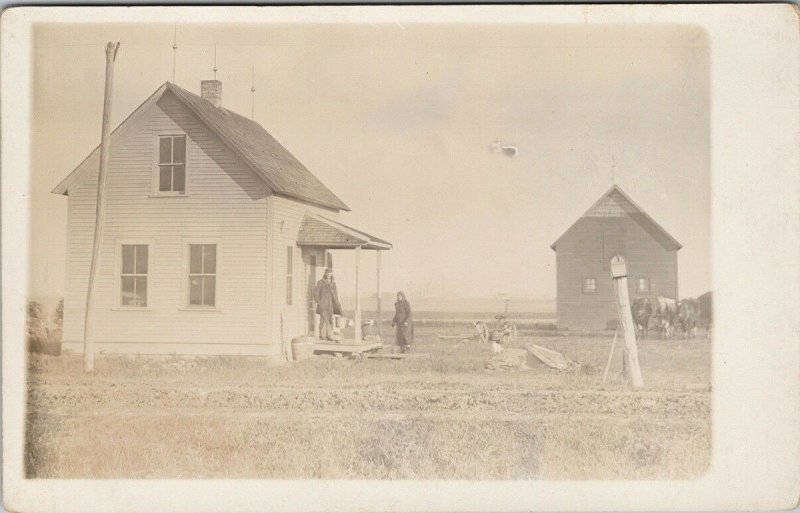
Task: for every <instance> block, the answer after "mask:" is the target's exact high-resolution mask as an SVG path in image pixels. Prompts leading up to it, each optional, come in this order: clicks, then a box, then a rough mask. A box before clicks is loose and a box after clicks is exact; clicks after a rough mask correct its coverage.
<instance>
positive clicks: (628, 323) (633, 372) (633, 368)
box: [611, 255, 644, 388]
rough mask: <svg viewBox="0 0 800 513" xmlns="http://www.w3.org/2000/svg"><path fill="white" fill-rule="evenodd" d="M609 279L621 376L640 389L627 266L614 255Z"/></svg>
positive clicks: (640, 373)
mask: <svg viewBox="0 0 800 513" xmlns="http://www.w3.org/2000/svg"><path fill="white" fill-rule="evenodd" d="M611 278H612V281H613V282H614V292H615V294H616V298H617V316H618V317H619V328H620V329H621V331H622V336H623V339H624V340H625V346H624V350H623V353H622V356H623V362H622V363H623V367H622V368H623V375H624V376H625V378H626V379H627V380H628V381H629V382H630V383H631V385H633V388H642V387H643V386H644V383H643V381H642V371H641V369H640V368H639V351H638V350H637V348H636V326H635V325H634V324H633V314H632V313H631V303H630V299H629V297H628V266H627V263H626V262H625V259H624V258H622V256H620V255H616V256H615V257H614V258H612V259H611Z"/></svg>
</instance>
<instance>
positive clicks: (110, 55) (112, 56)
mask: <svg viewBox="0 0 800 513" xmlns="http://www.w3.org/2000/svg"><path fill="white" fill-rule="evenodd" d="M117 50H119V43H108V44H106V90H105V96H104V99H103V127H102V131H101V133H100V171H99V173H98V175H97V212H96V215H95V224H94V242H93V243H92V265H91V267H90V268H89V290H88V291H87V292H86V320H85V323H84V326H83V361H84V370H86V372H92V371H94V288H95V287H94V280H95V274H96V272H97V263H98V261H99V260H100V247H101V245H102V243H103V222H104V221H105V217H106V174H107V171H108V151H109V146H110V141H109V130H110V127H109V124H110V118H111V97H112V93H113V92H114V61H115V60H116V58H117Z"/></svg>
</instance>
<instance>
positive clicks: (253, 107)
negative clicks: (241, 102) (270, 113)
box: [250, 66, 256, 119]
mask: <svg viewBox="0 0 800 513" xmlns="http://www.w3.org/2000/svg"><path fill="white" fill-rule="evenodd" d="M251 84H252V85H251V86H250V94H251V98H250V119H256V67H255V66H253V80H252V82H251Z"/></svg>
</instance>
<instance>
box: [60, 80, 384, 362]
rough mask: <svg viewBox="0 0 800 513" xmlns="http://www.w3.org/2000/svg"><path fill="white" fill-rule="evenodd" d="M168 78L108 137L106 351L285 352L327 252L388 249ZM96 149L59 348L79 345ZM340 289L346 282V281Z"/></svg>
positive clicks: (258, 131) (315, 184) (69, 192)
mask: <svg viewBox="0 0 800 513" xmlns="http://www.w3.org/2000/svg"><path fill="white" fill-rule="evenodd" d="M201 92H202V96H197V95H195V94H192V93H190V92H188V91H186V90H184V89H182V88H180V87H178V86H176V85H175V84H172V83H169V82H167V83H165V84H164V85H162V86H161V87H159V88H158V90H156V91H155V92H154V93H153V94H152V95H151V96H150V97H149V98H148V99H147V100H146V101H145V102H144V103H143V104H142V105H140V106H139V107H138V108H137V109H136V110H135V111H134V112H133V113H132V114H131V115H130V116H129V117H128V118H127V119H126V120H125V121H123V122H122V124H121V125H120V126H118V127H117V128H116V129H115V130H114V131H113V132H112V134H111V152H110V159H109V167H108V179H107V189H106V194H107V208H106V221H105V234H104V238H103V240H102V246H101V248H102V249H101V259H100V261H99V264H98V274H97V281H96V287H97V288H96V296H95V297H96V308H97V311H96V323H97V324H96V327H95V334H96V335H95V337H96V348H97V350H98V352H100V353H103V352H105V353H133V354H137V353H138V354H170V353H176V354H197V355H201V354H202V355H253V356H256V355H258V356H266V357H272V358H275V359H279V358H281V356H282V352H283V351H284V350H285V347H286V343H287V341H288V340H290V339H291V338H293V337H296V336H300V335H306V334H309V333H312V332H313V326H314V314H313V310H312V309H313V306H314V305H313V303H312V301H311V298H310V290H311V288H312V287H313V284H314V283H315V281H316V280H317V279H318V278H319V277H320V276H321V275H322V271H321V268H323V267H325V266H326V265H332V261H331V256H330V252H329V250H331V249H356V248H358V249H356V251H358V252H359V253H360V249H361V248H363V249H372V250H385V249H389V248H391V244H389V243H388V242H386V241H383V240H380V239H378V238H376V237H372V236H370V235H368V234H365V233H363V232H361V231H358V230H355V229H352V228H350V227H347V226H345V225H343V224H341V223H339V222H338V217H339V213H340V212H341V211H343V210H345V211H347V210H349V208H348V207H347V205H345V204H344V203H343V202H342V200H340V199H339V198H338V197H337V196H336V195H335V194H334V193H333V192H331V191H330V190H329V189H328V188H327V187H326V186H325V185H323V184H322V182H320V181H319V180H318V179H317V178H316V177H314V175H312V174H311V172H309V171H308V169H306V168H305V166H303V164H301V163H300V162H299V161H298V160H297V159H296V158H294V157H293V156H292V155H291V154H290V153H289V152H288V151H287V150H286V149H285V148H284V147H283V146H281V144H280V143H278V141H276V140H275V139H274V138H273V137H272V136H271V135H270V134H268V133H267V132H266V130H264V129H263V128H262V127H261V126H260V125H259V124H258V123H256V122H254V121H252V120H250V119H247V118H245V117H243V116H240V115H239V114H236V113H234V112H231V111H229V110H227V109H225V108H223V107H222V105H221V97H222V94H221V92H222V84H221V83H220V82H218V81H216V80H208V81H203V82H202V84H201ZM99 154H100V149H99V147H98V148H96V149H95V150H94V151H93V152H92V153H91V154H90V155H89V156H88V157H87V158H86V159H85V160H84V161H83V162H82V163H81V164H80V165H79V166H78V167H77V168H76V169H75V170H74V171H73V172H72V173H70V175H69V176H67V178H66V179H64V180H63V181H62V182H61V183H60V184H58V186H57V187H56V188H55V189H54V190H53V192H54V193H56V194H63V195H66V196H68V202H69V206H68V219H67V230H68V235H67V285H66V296H65V301H64V327H63V340H64V348H65V349H67V350H72V351H76V352H81V351H82V350H83V323H84V316H85V303H86V293H87V287H88V274H89V265H90V260H91V254H92V237H93V230H94V223H95V206H96V196H97V174H98V169H99V156H100V155H99ZM340 286H341V285H340Z"/></svg>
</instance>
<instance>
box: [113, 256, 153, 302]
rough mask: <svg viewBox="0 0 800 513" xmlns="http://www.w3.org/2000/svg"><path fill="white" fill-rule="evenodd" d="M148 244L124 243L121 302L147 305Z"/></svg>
mask: <svg viewBox="0 0 800 513" xmlns="http://www.w3.org/2000/svg"><path fill="white" fill-rule="evenodd" d="M147 253H148V248H147V245H146V244H123V245H122V267H121V270H120V304H121V305H122V306H147Z"/></svg>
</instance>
